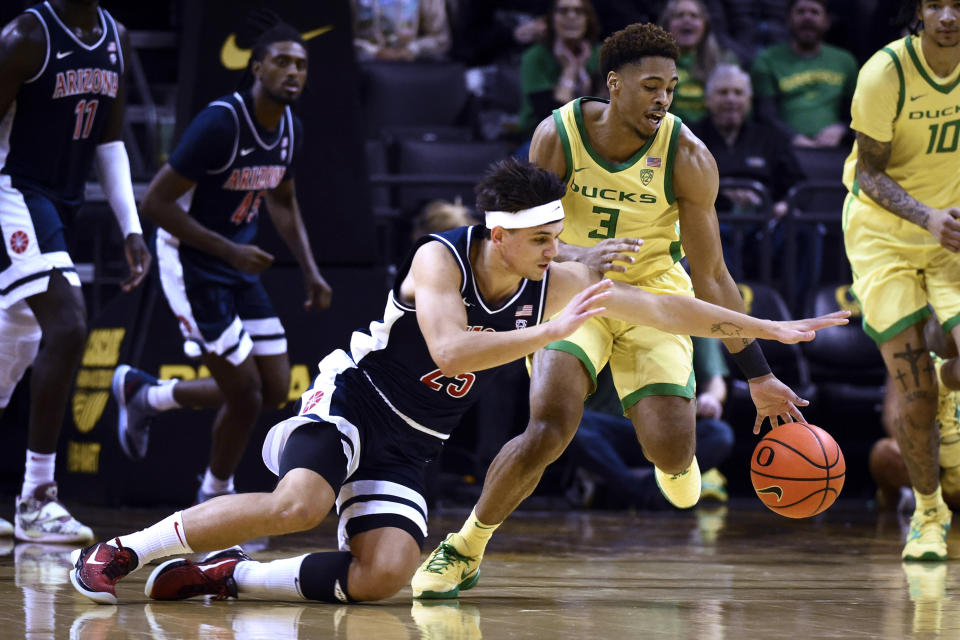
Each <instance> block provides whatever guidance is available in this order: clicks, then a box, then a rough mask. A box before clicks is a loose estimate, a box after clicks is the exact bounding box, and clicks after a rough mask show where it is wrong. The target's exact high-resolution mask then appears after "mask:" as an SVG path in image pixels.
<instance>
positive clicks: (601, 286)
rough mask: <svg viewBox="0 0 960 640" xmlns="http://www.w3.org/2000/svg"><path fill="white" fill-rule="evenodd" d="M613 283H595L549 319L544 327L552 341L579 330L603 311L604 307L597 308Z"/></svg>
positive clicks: (605, 280) (605, 281)
mask: <svg viewBox="0 0 960 640" xmlns="http://www.w3.org/2000/svg"><path fill="white" fill-rule="evenodd" d="M612 286H613V282H612V281H610V280H607V279H603V280H601V281H600V282H596V283H594V284H592V285H590V286H589V287H587V288H586V289H584V290H583V291H581V292H580V293H578V294H577V295H575V296H573V298H571V299H570V302H568V303H567V306H565V307H564V308H563V311H561V312H560V313H559V314H557V315H556V316H555V317H553V318H551V320H550V322H548V323H547V324H546V325H545V326H546V328H547V329H548V330H549V333H550V335H551V336H552V338H551V339H552V340H560V339H562V338H566V337H567V336H568V335H570V334H571V333H573V332H574V331H576V330H577V329H579V328H580V326H581V325H582V324H583V323H584V322H586V321H587V320H589V319H590V318H592V317H593V316H598V315H600V314H601V313H603V312H604V311H606V308H605V307H601V306H598V305H600V304H601V303H602V302H603V301H604V300H606V299H607V297H608V296H609V295H610V287H612Z"/></svg>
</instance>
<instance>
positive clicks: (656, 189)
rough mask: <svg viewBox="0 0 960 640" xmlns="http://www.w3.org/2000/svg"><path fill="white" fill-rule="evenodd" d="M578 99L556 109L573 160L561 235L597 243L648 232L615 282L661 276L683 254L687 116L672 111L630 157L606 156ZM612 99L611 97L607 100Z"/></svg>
mask: <svg viewBox="0 0 960 640" xmlns="http://www.w3.org/2000/svg"><path fill="white" fill-rule="evenodd" d="M589 100H597V101H600V100H601V99H600V98H577V99H576V100H574V101H573V102H569V103H567V104H565V105H563V106H562V107H560V108H559V109H556V110H555V111H554V112H553V121H554V123H555V124H556V126H557V133H559V135H560V140H561V142H562V143H563V153H564V156H565V157H566V161H567V175H566V176H565V178H564V179H565V181H566V184H567V193H566V194H565V195H564V196H563V199H562V202H563V210H564V212H565V216H566V217H565V218H564V223H563V233H561V234H560V239H561V240H562V241H563V242H566V243H567V244H574V245H578V246H581V247H592V246H593V245H595V244H597V243H598V242H600V241H601V240H605V239H607V238H641V239H643V246H642V247H641V248H640V252H639V255H638V256H637V261H636V262H635V263H634V264H633V265H629V266H628V268H627V271H626V273H611V274H609V277H610V278H612V279H614V280H622V281H624V282H630V283H637V282H642V281H644V280H648V279H650V278H654V277H656V276H658V275H660V274H662V273H663V272H665V271H666V270H667V269H669V268H670V267H672V266H673V265H674V264H675V263H676V262H677V261H678V260H680V258H682V257H683V250H682V248H681V246H680V224H679V207H678V206H677V202H676V198H674V195H673V164H674V156H675V155H676V152H677V140H678V139H679V136H680V127H681V121H680V118H678V117H676V116H674V115H673V114H670V113H668V114H667V116H666V117H665V118H664V119H663V121H662V122H661V123H660V128H659V129H657V132H656V134H654V136H653V137H652V138H650V139H649V140H647V142H646V144H644V145H643V147H642V148H640V149H639V150H638V151H637V152H636V153H635V154H634V155H633V157H631V158H629V159H628V160H627V161H625V162H621V163H614V162H610V161H608V160H605V159H604V158H602V157H601V156H600V154H599V153H597V151H596V150H595V149H594V148H593V147H592V146H591V145H590V140H589V139H588V137H587V130H586V127H585V126H584V122H583V111H582V106H581V105H582V104H583V103H584V102H586V101H589ZM604 102H605V101H604Z"/></svg>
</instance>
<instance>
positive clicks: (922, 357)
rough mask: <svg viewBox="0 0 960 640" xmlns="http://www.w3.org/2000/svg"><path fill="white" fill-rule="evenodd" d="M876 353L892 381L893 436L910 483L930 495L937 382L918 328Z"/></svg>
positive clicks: (935, 479) (934, 480)
mask: <svg viewBox="0 0 960 640" xmlns="http://www.w3.org/2000/svg"><path fill="white" fill-rule="evenodd" d="M880 351H881V353H882V354H883V360H884V362H885V363H886V365H887V372H888V373H889V374H890V377H891V378H892V380H891V383H890V391H891V393H892V394H893V409H894V411H893V413H894V415H893V427H894V435H895V436H896V438H897V443H898V444H899V445H900V450H901V451H902V452H903V461H904V463H905V464H906V465H907V472H908V473H909V474H910V481H911V483H912V484H913V487H914V488H915V489H916V490H917V491H919V492H920V493H933V492H934V491H936V489H937V486H938V485H939V483H940V463H939V445H940V438H939V434H938V433H937V428H936V423H935V418H936V415H937V378H936V373H935V371H934V368H933V361H932V360H931V359H930V354H929V353H928V352H927V349H926V345H925V344H924V342H923V336H922V334H921V326H920V324H916V325H913V326H912V327H909V328H908V329H906V330H904V331H902V332H901V333H899V334H897V335H896V336H895V337H894V338H893V339H891V340H889V341H888V342H885V343H884V344H883V345H881V347H880Z"/></svg>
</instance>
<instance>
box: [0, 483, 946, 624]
mask: <svg viewBox="0 0 960 640" xmlns="http://www.w3.org/2000/svg"><path fill="white" fill-rule="evenodd" d="M74 513H75V514H76V515H77V516H79V517H81V519H83V521H85V522H87V523H89V524H90V525H92V526H94V528H95V530H96V531H97V533H98V535H100V536H101V538H103V537H108V536H111V535H116V534H119V533H122V532H125V531H129V530H131V529H134V528H139V527H141V526H143V525H145V524H149V523H150V522H152V521H154V520H157V519H159V518H160V517H161V516H164V515H166V511H160V510H157V511H113V510H105V509H93V508H84V507H82V506H75V507H74ZM465 515H466V512H463V511H449V512H442V513H439V514H434V515H433V517H432V522H431V535H430V538H429V540H428V543H429V544H431V545H432V544H435V543H436V542H437V541H438V540H439V538H440V537H441V536H442V535H443V534H444V533H445V532H446V530H447V529H449V528H451V527H454V526H458V525H459V523H460V522H461V520H462V518H463V517H464V516H465ZM905 524H906V523H905V522H904V521H903V520H900V519H898V518H897V517H896V516H895V515H892V514H877V513H874V512H871V511H869V510H868V509H867V508H866V507H865V506H863V505H862V504H860V503H855V502H850V503H843V502H841V503H838V504H836V505H834V506H833V507H832V508H831V510H830V511H829V512H827V513H826V514H824V515H822V516H820V517H819V518H817V519H814V520H806V521H791V520H787V519H785V518H782V517H780V516H777V515H775V514H773V513H770V512H768V511H766V510H765V509H764V508H763V507H762V506H761V505H759V503H758V502H757V501H756V500H744V501H736V502H734V503H733V504H731V505H730V506H727V507H720V508H709V509H708V508H703V507H701V508H699V509H696V510H694V511H691V512H685V513H681V512H672V513H619V512H618V513H613V512H598V511H592V512H587V511H580V512H576V511H558V512H530V511H526V512H520V513H518V514H515V516H514V517H513V518H512V519H510V520H509V521H508V522H507V523H506V524H505V525H504V526H502V527H501V529H500V531H499V532H498V533H497V535H496V536H495V538H494V540H493V542H492V543H491V546H490V548H489V550H488V553H487V556H486V558H485V560H484V565H483V574H482V577H481V579H480V582H479V584H478V585H477V587H476V588H475V589H473V590H471V591H468V592H465V593H464V595H463V596H462V597H461V599H460V601H459V602H447V603H435V604H427V605H421V604H419V603H414V602H411V599H410V592H409V590H404V591H402V592H401V593H400V594H399V595H397V596H396V597H394V598H392V599H391V600H389V601H386V602H383V603H379V604H371V605H353V606H335V605H326V604H303V603H269V602H257V601H225V602H213V601H204V600H191V601H185V602H173V603H170V602H154V603H151V602H150V601H149V600H148V599H147V598H145V596H144V595H143V591H142V589H143V583H144V580H145V579H146V576H147V575H149V572H148V571H141V572H138V573H136V574H134V575H133V576H131V577H130V578H128V579H126V580H124V581H123V582H122V583H121V584H120V585H119V587H118V590H117V591H118V596H119V597H120V599H121V603H120V604H119V605H117V606H98V605H95V604H92V603H89V602H88V601H87V600H85V599H84V598H82V597H81V596H79V595H78V594H76V593H75V592H74V590H73V588H72V587H71V585H70V583H69V580H68V577H67V573H68V570H69V561H68V560H67V556H68V554H69V551H70V549H69V548H58V547H54V546H41V545H35V544H24V543H18V544H16V545H15V546H14V545H13V543H12V542H10V541H7V542H5V543H4V542H3V541H0V553H2V554H3V555H2V556H0V611H2V614H0V617H2V619H0V638H4V639H6V638H28V639H30V640H59V639H60V638H70V639H71V640H108V639H113V638H156V639H158V640H174V639H177V640H188V639H197V640H234V639H235V640H286V639H297V640H306V639H313V638H338V639H348V640H366V639H371V640H394V639H396V640H406V639H412V640H414V639H424V640H447V639H454V640H476V639H480V638H485V639H487V640H493V639H499V638H564V639H565V638H605V639H614V640H621V639H624V638H696V639H698V640H703V639H707V640H714V639H730V640H734V639H740V638H750V639H751V640H754V639H763V638H787V639H792V638H803V639H804V640H806V639H808V638H960V563H958V562H956V561H955V560H954V561H951V562H947V563H934V564H923V565H920V564H917V565H911V566H906V565H904V564H903V563H901V562H900V559H899V553H900V549H901V544H902V543H901V540H902V539H903V530H902V527H904V526H905ZM333 531H334V529H333V525H332V523H329V524H328V523H325V524H324V525H322V526H321V527H320V528H319V529H317V530H315V531H313V532H310V533H308V534H298V535H294V536H285V537H282V538H274V539H270V540H266V541H261V543H260V544H259V545H257V547H258V548H253V549H251V553H252V555H253V556H254V557H255V558H257V559H275V558H278V557H285V556H290V555H295V554H299V553H304V552H305V551H309V550H317V549H329V548H331V545H332V540H333ZM950 546H951V555H952V556H954V555H955V556H956V557H960V527H958V529H957V531H956V535H955V536H954V535H951V538H950Z"/></svg>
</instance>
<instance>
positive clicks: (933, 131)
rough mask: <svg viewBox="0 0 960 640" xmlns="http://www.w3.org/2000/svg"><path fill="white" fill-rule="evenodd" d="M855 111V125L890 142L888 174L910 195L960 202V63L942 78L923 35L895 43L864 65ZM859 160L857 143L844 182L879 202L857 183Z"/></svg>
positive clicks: (936, 203)
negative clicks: (926, 56)
mask: <svg viewBox="0 0 960 640" xmlns="http://www.w3.org/2000/svg"><path fill="white" fill-rule="evenodd" d="M851 113H852V116H853V119H852V122H851V125H850V126H851V127H852V128H853V129H855V130H857V131H859V132H861V133H864V134H866V135H868V136H870V137H871V138H873V139H874V140H877V141H879V142H891V152H890V161H889V163H888V164H887V170H886V173H887V175H889V176H890V177H891V178H892V179H893V180H895V181H896V182H897V183H898V184H899V185H900V186H901V187H903V188H904V190H906V191H907V192H908V193H909V194H910V195H912V196H913V197H914V198H916V199H917V200H919V201H920V202H922V203H924V204H926V205H929V206H931V207H935V208H938V209H939V208H944V207H948V206H955V205H957V204H958V203H960V180H958V179H957V175H958V171H960V155H958V147H960V65H958V67H957V69H954V71H953V73H951V74H950V77H948V78H940V77H938V76H936V75H935V74H934V72H933V71H932V70H931V69H930V66H929V65H928V64H927V61H926V60H925V59H924V57H923V51H922V48H921V46H920V36H907V37H906V38H902V39H900V40H897V41H895V42H891V43H890V44H889V45H887V46H886V47H884V48H883V49H881V50H880V51H878V52H877V53H875V54H874V55H873V56H872V57H871V58H870V59H869V60H868V61H867V63H866V64H865V65H863V68H862V69H861V70H860V75H859V76H858V78H857V89H856V91H855V92H854V95H853V104H852V105H851ZM856 165H857V145H856V144H854V145H853V151H851V153H850V155H849V156H848V157H847V161H846V164H845V165H844V172H843V183H844V184H845V185H846V186H847V188H848V189H849V190H850V192H851V193H852V194H853V195H854V196H856V197H857V198H859V199H860V200H862V201H864V202H866V203H868V204H874V205H875V204H876V203H875V202H874V201H873V200H872V199H870V197H869V196H867V195H866V194H865V193H863V191H861V190H860V187H859V185H858V184H857V180H856ZM933 242H935V240H933Z"/></svg>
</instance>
